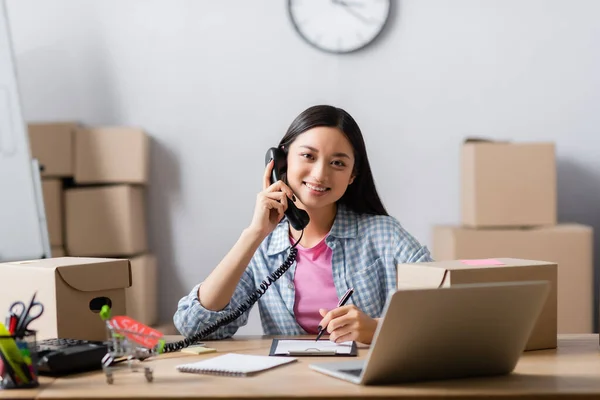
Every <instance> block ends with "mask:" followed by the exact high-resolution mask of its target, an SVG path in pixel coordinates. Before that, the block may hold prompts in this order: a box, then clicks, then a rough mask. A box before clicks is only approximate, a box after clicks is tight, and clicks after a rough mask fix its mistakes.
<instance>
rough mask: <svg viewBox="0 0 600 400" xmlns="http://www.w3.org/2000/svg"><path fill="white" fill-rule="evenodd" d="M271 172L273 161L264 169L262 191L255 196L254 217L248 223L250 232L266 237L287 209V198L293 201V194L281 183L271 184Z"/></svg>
mask: <svg viewBox="0 0 600 400" xmlns="http://www.w3.org/2000/svg"><path fill="white" fill-rule="evenodd" d="M272 170H273V160H271V162H269V163H268V164H267V166H266V168H265V174H264V176H263V190H262V191H261V192H260V193H258V195H257V196H256V206H255V208H254V216H253V217H252V222H251V223H250V228H249V229H251V230H252V231H255V232H258V233H260V235H262V236H263V237H266V236H267V235H268V234H269V233H271V232H272V231H273V229H275V227H276V226H277V224H278V223H279V221H281V218H283V213H284V212H285V210H286V209H287V205H288V203H287V202H288V197H289V198H290V199H293V198H294V197H293V196H294V193H293V192H292V189H290V188H289V186H288V185H286V184H285V183H283V181H277V182H275V183H273V184H271V171H272Z"/></svg>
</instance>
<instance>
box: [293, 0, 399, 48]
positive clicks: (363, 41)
mask: <svg viewBox="0 0 600 400" xmlns="http://www.w3.org/2000/svg"><path fill="white" fill-rule="evenodd" d="M390 2H391V0H288V9H289V13H290V18H291V19H292V23H293V24H294V27H295V28H296V31H298V33H299V34H300V36H302V38H303V39H304V40H306V41H307V42H308V43H310V44H311V45H312V46H315V47H316V48H318V49H320V50H323V51H326V52H330V53H351V52H353V51H356V50H359V49H361V48H363V47H365V46H366V45H368V44H369V43H371V42H373V40H375V38H376V37H377V36H378V35H379V34H380V33H381V31H382V30H383V28H384V26H385V24H386V22H387V21H388V18H389V15H390Z"/></svg>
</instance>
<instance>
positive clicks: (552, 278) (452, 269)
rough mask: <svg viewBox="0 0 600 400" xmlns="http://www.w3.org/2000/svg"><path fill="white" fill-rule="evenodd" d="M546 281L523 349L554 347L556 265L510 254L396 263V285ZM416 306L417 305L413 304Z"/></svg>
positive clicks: (438, 285) (439, 285)
mask: <svg viewBox="0 0 600 400" xmlns="http://www.w3.org/2000/svg"><path fill="white" fill-rule="evenodd" d="M537 280H545V281H549V282H550V292H549V294H548V298H547V299H546V303H545V304H544V307H543V309H542V311H541V313H540V316H539V317H538V320H537V322H536V324H535V326H534V328H533V332H532V333H531V336H530V337H529V340H528V341H527V345H526V347H525V350H541V349H552V348H555V347H556V343H557V338H556V333H557V331H556V320H557V306H556V302H557V266H556V264H554V263H551V262H545V261H535V260H520V259H513V258H499V259H481V260H451V261H442V262H439V261H438V262H425V263H413V264H400V265H398V289H407V288H436V287H448V286H451V285H457V284H465V283H489V282H514V281H537ZM415 306H416V307H418V305H415Z"/></svg>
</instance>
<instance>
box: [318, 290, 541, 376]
mask: <svg viewBox="0 0 600 400" xmlns="http://www.w3.org/2000/svg"><path fill="white" fill-rule="evenodd" d="M549 290H550V284H549V282H548V281H521V282H501V283H482V284H464V285H455V286H451V287H447V288H434V289H409V290H399V291H396V292H394V293H393V294H392V295H391V296H390V297H389V298H388V299H387V302H386V305H385V307H384V311H383V315H382V319H381V321H380V323H379V325H378V327H377V330H376V331H375V335H374V337H373V342H372V344H371V347H370V349H369V353H368V355H367V357H366V359H362V360H354V361H341V362H327V363H314V364H310V365H309V367H310V368H311V369H313V370H315V371H318V372H321V373H323V374H327V375H331V376H333V377H336V378H339V379H344V380H347V381H349V382H352V383H356V384H359V385H373V384H391V383H404V382H416V381H427V380H442V379H455V378H466V377H478V376H492V375H504V374H509V373H511V372H512V371H513V369H514V368H515V366H516V364H517V361H518V360H519V357H520V356H521V354H522V353H523V351H524V350H525V345H526V344H527V340H528V339H529V335H530V334H531V332H532V330H533V327H534V325H535V323H536V321H537V318H538V316H539V314H540V312H541V310H542V306H543V305H544V302H545V300H546V297H547V296H548V292H549Z"/></svg>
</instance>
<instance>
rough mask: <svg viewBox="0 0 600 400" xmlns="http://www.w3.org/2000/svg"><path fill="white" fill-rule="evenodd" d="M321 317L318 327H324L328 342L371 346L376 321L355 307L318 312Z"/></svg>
mask: <svg viewBox="0 0 600 400" xmlns="http://www.w3.org/2000/svg"><path fill="white" fill-rule="evenodd" d="M319 313H320V314H321V316H322V317H323V319H322V320H321V323H320V324H319V325H320V326H323V327H326V330H327V332H328V333H329V340H331V341H332V342H336V343H340V342H346V341H349V340H354V341H357V342H359V343H364V344H371V341H372V340H373V336H374V335H375V330H376V329H377V323H378V319H375V318H371V317H369V316H368V315H367V314H365V313H364V312H362V311H361V310H360V309H359V308H358V307H356V306H355V305H347V306H342V307H338V308H334V309H333V310H330V311H327V310H325V309H323V308H321V309H320V310H319Z"/></svg>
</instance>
